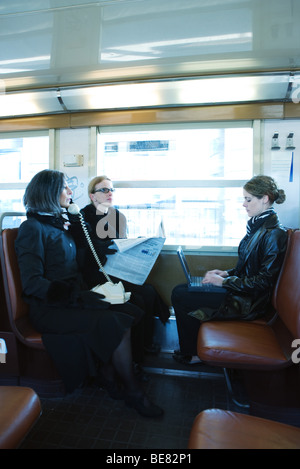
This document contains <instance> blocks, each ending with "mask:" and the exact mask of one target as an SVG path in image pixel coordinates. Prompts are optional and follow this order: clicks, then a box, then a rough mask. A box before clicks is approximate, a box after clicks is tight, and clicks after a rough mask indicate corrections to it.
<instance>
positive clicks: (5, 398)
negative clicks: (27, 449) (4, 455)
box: [0, 386, 41, 449]
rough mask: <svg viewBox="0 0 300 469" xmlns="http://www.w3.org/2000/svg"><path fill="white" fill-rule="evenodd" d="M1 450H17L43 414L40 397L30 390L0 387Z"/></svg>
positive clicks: (16, 387)
mask: <svg viewBox="0 0 300 469" xmlns="http://www.w3.org/2000/svg"><path fill="white" fill-rule="evenodd" d="M0 407H1V412H0V448H1V449H14V448H17V447H18V446H19V445H20V443H21V442H22V440H23V439H24V438H25V436H26V435H27V433H28V432H29V431H30V429H31V428H32V426H33V425H34V423H35V422H36V420H37V419H38V418H39V416H40V414H41V403H40V400H39V397H38V395H37V394H36V393H35V392H34V391H33V390H32V389H30V388H26V387H18V386H0Z"/></svg>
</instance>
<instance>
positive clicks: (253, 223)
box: [246, 207, 275, 237]
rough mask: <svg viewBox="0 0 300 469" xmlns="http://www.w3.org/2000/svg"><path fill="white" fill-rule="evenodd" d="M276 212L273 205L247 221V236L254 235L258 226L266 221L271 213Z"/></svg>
mask: <svg viewBox="0 0 300 469" xmlns="http://www.w3.org/2000/svg"><path fill="white" fill-rule="evenodd" d="M273 213H275V210H274V208H273V207H271V208H268V209H267V210H265V211H264V212H262V213H261V214H260V215H258V216H256V217H252V218H250V220H248V222H247V235H246V236H247V237H249V236H252V235H253V234H254V233H256V231H257V230H258V228H259V227H260V226H261V225H262V224H263V223H264V222H265V219H266V218H267V217H269V216H270V215H273Z"/></svg>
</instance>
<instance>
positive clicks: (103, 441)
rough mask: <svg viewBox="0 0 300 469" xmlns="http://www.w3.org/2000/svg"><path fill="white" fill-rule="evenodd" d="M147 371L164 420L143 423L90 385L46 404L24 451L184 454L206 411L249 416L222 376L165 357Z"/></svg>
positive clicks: (150, 359) (149, 362)
mask: <svg viewBox="0 0 300 469" xmlns="http://www.w3.org/2000/svg"><path fill="white" fill-rule="evenodd" d="M144 371H145V373H146V375H147V376H146V377H147V378H148V379H147V380H146V381H143V387H144V389H145V391H146V392H147V394H148V396H149V397H150V398H151V400H152V401H153V402H155V403H157V404H158V405H160V406H161V407H162V408H163V409H164V415H163V416H162V417H159V418H156V419H149V418H145V417H142V416H140V415H139V414H138V413H137V412H136V411H135V410H133V409H130V408H128V407H127V406H126V405H125V403H124V401H120V400H113V399H111V398H110V397H109V396H108V394H107V392H106V391H105V390H103V389H100V388H98V387H95V386H94V385H93V384H88V385H86V386H84V387H83V388H81V389H78V390H76V391H75V392H73V393H72V394H70V395H67V396H65V397H62V398H41V402H42V410H43V412H42V415H41V417H40V419H39V421H38V422H37V424H36V425H35V427H34V428H33V429H32V430H31V432H30V433H29V434H28V435H27V437H26V439H25V440H24V441H23V443H22V445H21V447H20V448H21V449H73V448H74V449H107V450H110V449H112V450H113V449H137V450H138V449H167V450H169V449H173V450H178V449H181V450H185V449H187V444H188V439H189V434H190V430H191V426H192V423H193V420H194V418H195V417H196V415H197V414H198V413H199V412H201V411H202V410H204V409H208V408H221V409H229V410H234V411H238V412H244V413H247V409H242V408H240V407H237V406H236V405H235V404H234V403H233V402H232V400H231V398H230V396H229V393H228V390H227V387H226V383H225V379H224V375H223V373H222V370H219V369H217V368H212V367H208V366H206V365H204V364H197V365H189V366H184V365H183V366H182V365H178V364H177V363H176V362H175V361H174V360H173V358H172V354H171V353H170V352H160V354H159V355H158V356H152V355H148V356H147V357H146V360H145V366H144ZM237 383H238V380H237ZM238 387H239V392H241V393H242V394H243V389H242V386H240V385H239V384H238ZM243 397H244V396H243Z"/></svg>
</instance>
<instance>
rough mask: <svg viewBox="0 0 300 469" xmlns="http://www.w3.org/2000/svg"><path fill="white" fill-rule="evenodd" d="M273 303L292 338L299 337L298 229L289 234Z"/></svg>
mask: <svg viewBox="0 0 300 469" xmlns="http://www.w3.org/2000/svg"><path fill="white" fill-rule="evenodd" d="M273 304H274V306H275V308H276V311H277V313H278V315H279V317H280V318H281V320H282V321H283V322H284V324H285V326H286V327H287V328H288V330H289V331H290V333H291V334H292V336H293V337H294V338H299V337H300V230H294V231H293V232H291V233H290V234H289V242H288V247H287V251H286V255H285V259H284V262H283V265H282V268H281V272H280V274H279V278H278V282H277V285H276V287H275V290H274V296H273Z"/></svg>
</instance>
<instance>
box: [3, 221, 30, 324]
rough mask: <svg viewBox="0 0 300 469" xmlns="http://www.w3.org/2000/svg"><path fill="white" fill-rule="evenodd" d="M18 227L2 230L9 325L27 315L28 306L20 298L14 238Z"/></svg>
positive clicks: (20, 291)
mask: <svg viewBox="0 0 300 469" xmlns="http://www.w3.org/2000/svg"><path fill="white" fill-rule="evenodd" d="M17 234H18V228H6V229H5V230H3V231H2V234H1V241H0V257H1V267H2V274H3V284H4V292H5V297H6V304H7V310H8V314H9V317H10V322H11V326H12V327H14V323H15V321H16V320H17V319H19V318H21V317H22V316H25V315H28V312H29V306H28V305H27V303H25V302H24V301H23V299H22V285H21V278H20V270H19V266H18V260H17V254H16V251H15V240H16V237H17Z"/></svg>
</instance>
